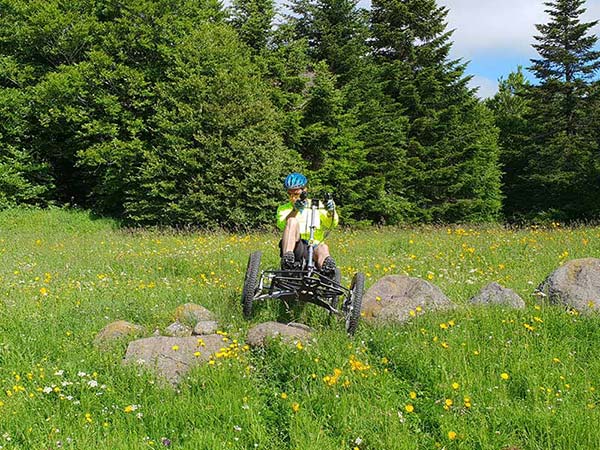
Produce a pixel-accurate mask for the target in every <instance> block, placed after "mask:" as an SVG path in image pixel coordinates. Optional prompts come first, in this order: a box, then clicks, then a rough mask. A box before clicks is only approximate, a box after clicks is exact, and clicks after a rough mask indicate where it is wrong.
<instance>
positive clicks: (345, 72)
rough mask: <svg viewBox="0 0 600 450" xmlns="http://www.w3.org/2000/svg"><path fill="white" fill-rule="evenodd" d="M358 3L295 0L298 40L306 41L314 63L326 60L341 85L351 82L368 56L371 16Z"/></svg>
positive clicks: (350, 0)
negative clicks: (369, 20) (352, 76)
mask: <svg viewBox="0 0 600 450" xmlns="http://www.w3.org/2000/svg"><path fill="white" fill-rule="evenodd" d="M357 5H358V0H293V1H292V2H291V4H290V8H291V10H292V12H293V16H289V17H288V21H289V22H290V23H291V24H292V25H293V27H294V30H295V33H296V38H297V39H306V40H307V42H308V46H309V55H310V57H311V58H312V61H314V62H318V61H326V62H327V64H328V66H329V70H330V71H331V72H332V73H333V74H334V75H336V77H337V80H338V81H337V82H338V86H340V85H344V84H346V83H347V82H348V80H349V78H350V77H351V74H352V72H353V71H355V70H356V68H357V66H358V65H360V59H361V58H362V57H363V56H364V55H365V54H366V53H367V46H366V41H367V37H368V27H367V25H368V15H367V13H366V11H365V10H363V9H360V8H358V7H357Z"/></svg>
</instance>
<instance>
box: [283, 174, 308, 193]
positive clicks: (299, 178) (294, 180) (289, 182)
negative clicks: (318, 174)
mask: <svg viewBox="0 0 600 450" xmlns="http://www.w3.org/2000/svg"><path fill="white" fill-rule="evenodd" d="M307 184H308V180H307V179H306V177H305V176H304V175H302V174H301V173H298V172H294V173H290V174H289V175H288V176H287V177H285V181H284V182H283V187H284V188H285V189H287V190H289V189H298V188H303V187H305V186H306V185H307Z"/></svg>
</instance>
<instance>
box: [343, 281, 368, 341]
mask: <svg viewBox="0 0 600 450" xmlns="http://www.w3.org/2000/svg"><path fill="white" fill-rule="evenodd" d="M364 292H365V275H364V274H363V273H361V272H358V273H356V274H355V275H354V278H353V279H352V284H351V285H350V294H349V295H350V298H349V301H348V303H347V305H346V308H344V317H345V319H346V332H347V333H348V334H349V335H350V336H352V335H354V333H355V332H356V329H357V328H358V321H359V320H360V309H361V306H362V298H363V294H364Z"/></svg>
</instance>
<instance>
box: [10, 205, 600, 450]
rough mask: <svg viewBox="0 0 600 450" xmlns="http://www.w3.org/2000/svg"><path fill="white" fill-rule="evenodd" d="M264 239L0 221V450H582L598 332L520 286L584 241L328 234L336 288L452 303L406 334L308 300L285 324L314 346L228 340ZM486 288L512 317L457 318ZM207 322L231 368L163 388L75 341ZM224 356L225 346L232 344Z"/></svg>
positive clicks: (598, 438)
mask: <svg viewBox="0 0 600 450" xmlns="http://www.w3.org/2000/svg"><path fill="white" fill-rule="evenodd" d="M278 239H279V237H278V236H277V235H276V234H275V233H273V234H269V233H256V234H246V235H233V234H227V233H188V234H185V233H176V232H160V233H159V232H151V231H132V230H122V229H119V228H118V226H117V224H116V223H114V222H112V221H110V220H104V219H96V218H93V217H90V216H89V215H88V214H87V213H84V212H77V211H64V210H50V211H35V210H34V211H21V210H12V211H5V212H2V213H0V256H1V259H0V295H1V297H0V299H1V301H0V446H2V447H3V448H7V449H38V448H39V449H48V448H71V449H92V448H111V449H148V448H166V447H169V448H177V449H194V450H195V449H211V450H212V449H220V448H227V449H229V448H233V449H253V448H260V449H281V448H284V449H285V448H289V449H319V450H327V449H355V448H358V449H360V450H365V449H371V450H375V449H435V448H440V449H442V448H445V449H469V450H472V449H509V448H510V449H514V448H517V449H523V450H524V449H532V450H533V449H553V450H554V449H565V450H567V449H568V450H572V449H586V450H589V449H597V448H600V431H599V430H598V427H597V425H595V424H597V423H599V419H600V417H599V414H598V411H599V408H600V404H599V394H598V391H597V389H600V346H599V345H598V342H599V340H600V326H599V324H600V321H599V319H598V317H597V316H595V315H589V316H588V315H582V314H578V312H576V311H566V310H564V309H562V308H558V307H553V306H549V305H547V304H544V303H543V302H541V301H540V299H539V298H538V297H535V296H533V295H531V294H532V292H533V290H534V288H535V287H536V286H537V285H538V284H539V283H540V282H541V281H542V280H543V279H544V278H545V276H546V275H548V274H549V273H550V272H551V271H552V270H553V269H555V268H556V267H558V266H559V265H560V264H561V263H563V262H564V261H566V260H568V259H572V258H580V257H588V256H598V255H600V229H599V228H591V227H581V228H568V229H563V228H562V227H560V226H558V225H556V226H553V227H550V228H543V229H540V228H537V229H535V228H534V229H532V228H527V229H504V228H501V227H498V226H486V227H477V228H469V227H460V226H452V227H416V228H405V229H401V228H398V229H369V230H364V231H337V232H335V233H333V234H332V235H331V237H330V239H329V244H330V246H331V248H332V251H333V253H334V256H335V257H336V259H337V261H338V264H339V265H340V266H341V268H342V273H343V281H344V283H346V284H348V283H349V282H350V279H351V276H352V275H353V273H354V272H356V271H357V270H360V271H363V272H365V273H366V275H367V283H368V285H371V284H372V283H374V282H375V281H376V280H377V279H379V278H381V277H382V276H384V275H388V274H409V275H411V276H417V277H422V278H424V279H428V280H430V281H431V282H433V283H434V284H436V285H437V286H439V287H440V288H441V289H442V290H443V291H444V292H445V293H446V294H447V295H448V296H449V297H450V298H451V299H452V300H453V301H454V302H456V303H457V304H459V305H461V306H462V307H461V308H459V309H456V310H453V311H448V312H438V313H426V314H423V315H421V316H419V317H417V318H415V319H414V320H413V321H412V322H410V323H408V324H406V325H402V326H399V325H395V326H377V327H375V326H368V325H366V324H361V327H360V328H359V331H358V333H357V335H356V336H355V337H354V339H348V338H347V337H346V335H345V333H344V332H343V328H344V327H343V324H342V323H339V322H338V321H336V320H330V319H329V318H328V316H327V314H326V313H325V312H324V311H322V310H320V309H319V308H317V307H315V306H313V305H307V306H306V307H305V308H303V309H297V310H295V312H294V314H295V315H293V316H291V317H286V319H289V320H296V321H301V322H304V323H307V324H308V325H310V326H312V327H313V328H314V329H315V330H316V331H315V333H314V334H313V336H314V339H313V340H311V341H309V342H303V343H302V345H299V346H297V347H288V346H285V345H282V344H277V343H275V344H273V345H272V346H270V347H268V348H267V349H265V350H260V351H259V350H245V349H244V348H243V345H244V339H245V336H246V332H247V330H248V329H249V328H250V327H251V326H252V325H254V324H256V323H258V322H261V321H266V320H275V319H277V318H280V317H283V316H286V315H287V313H286V314H284V312H282V308H281V303H280V302H277V301H270V302H266V303H265V304H263V305H260V306H259V307H257V311H256V314H255V316H254V317H253V319H252V321H250V322H247V321H245V320H243V319H242V315H241V306H240V304H239V297H240V293H241V284H242V280H243V276H244V274H243V272H244V270H245V267H246V262H247V258H248V255H249V253H250V252H251V251H254V250H262V251H263V252H264V257H263V266H264V267H265V268H267V267H270V266H276V265H277V263H278V259H277V250H276V248H277V241H278ZM491 281H498V282H500V283H501V284H503V285H504V286H507V287H510V288H512V289H514V290H515V291H516V292H517V293H519V294H520V295H521V296H522V297H523V298H524V299H525V301H526V303H527V308H526V309H525V310H521V311H516V310H503V309H501V308H482V307H478V308H475V307H469V306H468V299H469V298H470V297H471V296H472V295H474V294H476V293H477V292H478V291H479V290H480V289H481V288H482V287H483V286H484V285H485V284H487V283H488V282H491ZM187 302H195V303H200V304H202V305H204V306H206V307H207V308H209V309H211V310H212V311H214V312H215V314H216V315H217V316H218V318H219V323H220V325H221V331H222V332H223V333H224V334H225V333H226V335H224V344H223V345H224V346H228V345H231V344H232V343H233V342H234V340H237V341H238V342H239V344H238V347H236V348H238V349H239V350H238V351H235V352H231V357H226V358H219V359H217V360H216V363H215V364H214V365H206V366H203V367H199V368H197V369H195V370H193V371H192V372H191V373H190V375H189V377H188V379H187V380H185V381H184V382H183V383H182V384H181V385H180V386H179V388H178V389H177V390H172V389H169V388H165V387H164V386H162V385H161V384H160V383H157V382H156V381H155V380H154V379H153V378H152V377H151V376H149V375H147V374H140V373H137V372H136V371H134V370H133V369H131V368H125V367H122V366H121V359H122V357H123V355H124V352H125V344H119V345H118V346H117V347H116V348H115V349H114V350H113V351H111V352H102V351H100V350H98V349H96V348H95V347H94V346H93V345H92V340H93V338H94V336H95V335H96V333H97V332H98V331H99V330H100V329H101V328H102V327H104V326H105V325H106V324H107V323H109V322H112V321H114V320H119V319H124V320H128V321H132V322H136V323H139V324H141V325H144V326H145V327H146V329H147V330H148V333H149V334H150V333H152V331H154V329H156V328H158V329H163V328H164V327H165V326H167V325H168V324H169V323H171V321H172V320H173V312H174V310H175V308H176V307H177V306H178V305H180V304H182V303H187ZM234 345H235V344H234Z"/></svg>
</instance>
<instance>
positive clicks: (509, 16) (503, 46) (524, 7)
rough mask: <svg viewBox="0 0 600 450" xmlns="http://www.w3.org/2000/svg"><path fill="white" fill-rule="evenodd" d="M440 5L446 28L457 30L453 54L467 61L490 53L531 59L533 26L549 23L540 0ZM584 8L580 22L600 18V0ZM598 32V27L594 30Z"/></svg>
mask: <svg viewBox="0 0 600 450" xmlns="http://www.w3.org/2000/svg"><path fill="white" fill-rule="evenodd" d="M439 4H440V5H444V6H446V7H448V9H449V13H448V27H449V28H450V29H455V30H456V31H455V32H454V35H453V37H452V39H453V41H454V46H453V53H454V54H455V55H459V56H463V57H467V58H469V57H470V56H472V55H475V54H478V53H483V52H486V51H490V50H493V51H505V50H509V51H510V52H511V53H514V54H520V55H524V56H527V57H529V56H533V55H535V54H536V52H535V50H534V49H533V48H532V47H531V44H533V43H534V38H533V36H534V35H536V34H538V32H537V29H536V28H535V24H536V23H547V22H548V21H549V17H548V15H547V14H546V13H545V11H544V10H545V9H547V7H546V6H545V5H544V1H542V0H525V1H523V0H504V1H502V2H499V1H497V0H478V1H474V0H439ZM585 6H586V7H587V10H588V11H587V12H586V13H585V15H584V16H582V20H583V21H585V22H589V21H593V20H597V19H598V18H600V0H588V1H587V3H586V5H585ZM599 31H600V27H598V26H596V27H595V28H594V30H593V32H594V33H598V32H599Z"/></svg>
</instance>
